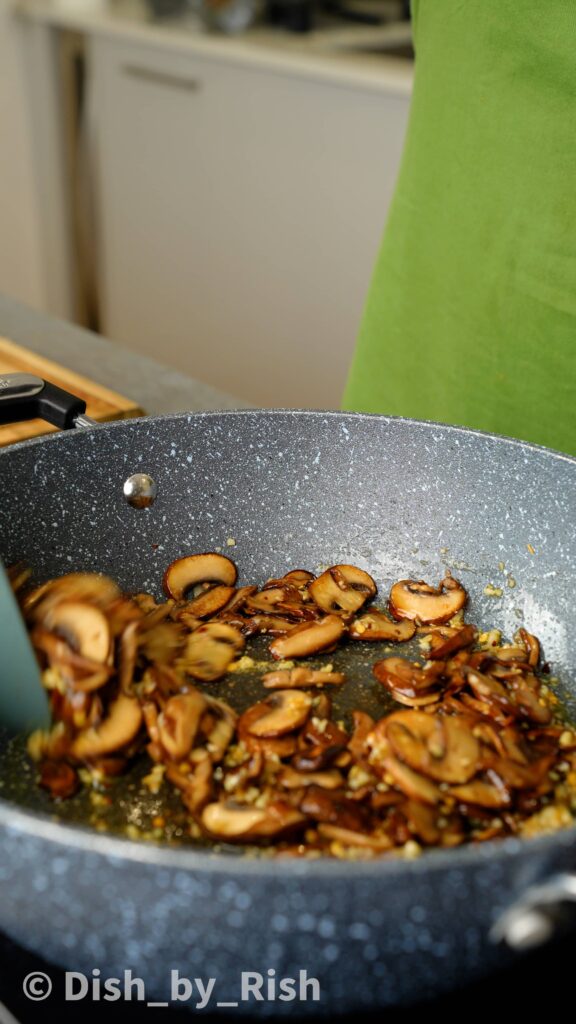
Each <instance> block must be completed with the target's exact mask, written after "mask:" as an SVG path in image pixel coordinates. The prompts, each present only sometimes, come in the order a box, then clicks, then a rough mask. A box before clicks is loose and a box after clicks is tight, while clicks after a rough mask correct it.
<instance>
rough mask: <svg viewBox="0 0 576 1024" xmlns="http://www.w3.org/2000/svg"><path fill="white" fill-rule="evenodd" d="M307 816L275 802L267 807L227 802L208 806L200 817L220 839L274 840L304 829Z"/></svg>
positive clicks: (229, 840)
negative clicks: (299, 828) (298, 829)
mask: <svg viewBox="0 0 576 1024" xmlns="http://www.w3.org/2000/svg"><path fill="white" fill-rule="evenodd" d="M305 820H306V819H305V817H304V815H303V814H300V812H299V811H297V810H295V809H294V807H291V806H290V805H289V804H287V803H284V802H283V801H281V800H274V801H273V802H271V803H269V804H267V806H266V807H254V806H253V805H251V804H241V803H238V802H237V801H236V800H224V801H220V802H219V803H214V804H208V806H207V807H205V808H204V810H203V811H202V815H201V818H200V821H201V824H202V826H203V827H204V829H205V830H206V831H207V832H208V833H209V834H210V835H211V836H214V837H215V838H217V839H225V840H228V842H233V841H234V840H235V839H272V838H278V836H281V835H285V834H286V833H287V832H290V831H292V830H293V829H295V828H297V827H299V826H301V825H302V824H303V823H304V822H305Z"/></svg>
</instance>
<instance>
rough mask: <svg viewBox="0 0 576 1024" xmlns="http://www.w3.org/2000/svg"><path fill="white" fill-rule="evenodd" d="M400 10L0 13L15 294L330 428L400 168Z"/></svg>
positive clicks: (0, 275)
mask: <svg viewBox="0 0 576 1024" xmlns="http://www.w3.org/2000/svg"><path fill="white" fill-rule="evenodd" d="M407 7H408V5H407V3H404V2H402V0H194V2H190V0H0V137H1V139H2V172H1V175H0V292H3V293H5V294H7V295H10V296H13V297H15V298H17V299H20V300H22V301H24V302H26V303H28V304H30V305H31V306H34V307H35V308H36V309H39V310H41V311H44V312H48V313H52V314H55V315H56V316H59V317H61V318H64V319H66V320H70V321H73V322H76V323H79V324H82V325H84V326H89V327H91V328H92V329H94V330H97V331H100V332H101V333H103V334H105V335H107V336H108V337H109V338H111V339H112V340H113V341H115V342H118V343H120V344H122V345H124V346H125V347H127V348H129V349H131V350H133V351H134V352H136V353H140V354H143V355H148V356H152V357H154V358H156V359H158V360H159V361H161V362H163V363H165V364H168V365H170V366H172V367H174V368H176V369H178V370H181V371H183V372H184V373H186V374H189V375H190V376H193V377H195V378H198V379H199V380H202V381H205V382H207V383H208V384H211V385H212V386H214V387H216V388H220V389H223V390H225V391H227V392H230V393H231V394H233V395H236V396H238V397H239V398H240V399H243V400H244V401H246V402H249V403H251V404H253V405H259V406H265V407H271V406H308V407H313V408H330V407H332V408H336V407H338V406H339V404H340V399H341V395H342V390H343V387H344V383H345V378H346V373H347V370H348V366H349V363H350V360H351V357H352V352H353V349H354V344H355V340H356V334H357V331H358V325H359V321H360V316H361V312H362V306H363V303H364V298H365V295H366V292H367V288H368V284H369V280H370V276H371V272H372V267H373V264H374V261H375V257H376V253H377V250H378V246H379V243H380V239H381V235H382V230H383V226H384V222H385V219H386V214H387V210H388V207H389V203H390V199H391V196H392V192H393V187H394V183H395V179H396V175H397V171H398V167H399V161H400V156H401V151H402V144H403V139H404V135H405V130H406V124H407V118H408V108H409V102H410V94H411V87H412V72H413V52H412V46H411V33H410V22H409V13H408V10H407Z"/></svg>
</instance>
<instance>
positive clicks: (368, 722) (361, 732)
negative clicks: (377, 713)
mask: <svg viewBox="0 0 576 1024" xmlns="http://www.w3.org/2000/svg"><path fill="white" fill-rule="evenodd" d="M352 720H353V722H354V732H353V733H352V738H351V739H350V741H349V743H348V749H349V750H350V751H351V752H352V754H353V755H354V757H355V758H356V759H360V758H362V757H365V756H366V755H367V753H368V751H367V749H366V739H367V737H368V736H369V735H370V733H371V732H372V730H373V728H374V725H375V723H374V719H373V718H372V717H371V715H368V714H366V712H365V711H353V712H352Z"/></svg>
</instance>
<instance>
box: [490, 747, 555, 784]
mask: <svg viewBox="0 0 576 1024" xmlns="http://www.w3.org/2000/svg"><path fill="white" fill-rule="evenodd" d="M554 761H555V754H549V755H548V756H547V757H539V758H538V759H537V760H535V761H532V763H531V764H518V763H517V762H514V761H511V760H507V759H506V758H494V760H493V761H492V762H491V765H490V767H491V770H492V771H494V772H496V774H497V775H499V776H500V778H501V779H502V782H503V783H504V784H505V785H506V786H509V787H510V789H537V788H539V787H540V786H541V785H542V783H545V784H546V785H545V788H548V789H551V788H552V787H553V785H554V782H553V780H552V779H550V778H549V775H548V773H549V771H550V769H551V768H552V765H553V764H554Z"/></svg>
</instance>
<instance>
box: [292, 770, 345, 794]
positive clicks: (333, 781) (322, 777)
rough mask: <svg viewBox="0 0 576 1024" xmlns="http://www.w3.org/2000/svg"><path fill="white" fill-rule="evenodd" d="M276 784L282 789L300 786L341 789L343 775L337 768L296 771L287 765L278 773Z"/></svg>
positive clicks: (298, 787)
mask: <svg viewBox="0 0 576 1024" xmlns="http://www.w3.org/2000/svg"><path fill="white" fill-rule="evenodd" d="M277 779H278V785H279V786H282V787H283V788H284V789H300V788H301V787H302V786H320V788H321V789H342V787H343V785H344V777H343V775H342V773H341V772H339V771H338V769H337V768H332V769H330V770H328V771H324V772H298V771H296V769H295V768H291V767H290V766H289V765H287V766H286V767H285V768H283V769H282V771H281V772H279V774H278V777H277Z"/></svg>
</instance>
